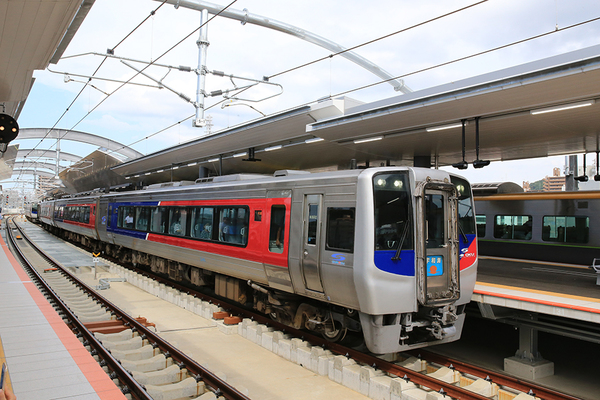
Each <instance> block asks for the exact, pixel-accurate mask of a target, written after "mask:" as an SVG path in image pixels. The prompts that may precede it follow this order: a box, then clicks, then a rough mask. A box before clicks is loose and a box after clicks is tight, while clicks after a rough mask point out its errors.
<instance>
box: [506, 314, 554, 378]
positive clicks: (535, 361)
mask: <svg viewBox="0 0 600 400" xmlns="http://www.w3.org/2000/svg"><path fill="white" fill-rule="evenodd" d="M533 318H534V319H537V318H536V317H533ZM504 371H506V372H508V373H509V374H512V375H515V376H517V377H519V378H524V379H529V380H536V379H540V378H545V377H547V376H552V375H554V363H553V362H552V361H548V360H544V359H543V358H542V355H541V354H540V353H539V351H538V331H537V329H535V328H532V327H530V326H523V325H520V326H519V350H517V352H516V353H515V355H514V357H509V358H505V359H504Z"/></svg>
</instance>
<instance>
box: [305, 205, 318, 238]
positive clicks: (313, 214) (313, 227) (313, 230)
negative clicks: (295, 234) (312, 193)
mask: <svg viewBox="0 0 600 400" xmlns="http://www.w3.org/2000/svg"><path fill="white" fill-rule="evenodd" d="M318 221H319V205H318V204H309V205H308V233H307V236H306V243H308V244H312V245H316V244H317V223H318Z"/></svg>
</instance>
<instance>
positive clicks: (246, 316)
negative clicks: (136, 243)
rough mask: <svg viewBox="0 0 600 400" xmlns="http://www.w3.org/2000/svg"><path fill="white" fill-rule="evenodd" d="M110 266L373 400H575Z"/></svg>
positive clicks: (171, 299)
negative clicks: (335, 339)
mask: <svg viewBox="0 0 600 400" xmlns="http://www.w3.org/2000/svg"><path fill="white" fill-rule="evenodd" d="M107 263H109V264H112V265H111V267H110V270H111V272H113V273H117V274H119V275H121V276H123V277H127V280H128V281H129V282H130V283H132V284H134V285H136V286H138V287H140V288H143V289H144V290H146V291H149V292H151V293H153V294H155V295H157V296H159V297H165V298H166V297H168V298H169V299H170V301H172V302H175V303H177V304H179V305H180V306H182V307H184V308H187V309H189V310H190V311H193V312H196V313H199V314H201V315H204V316H205V317H208V318H211V317H212V316H213V311H220V312H219V314H218V316H219V318H224V317H226V316H234V317H239V318H240V319H243V321H242V322H241V323H240V324H239V325H238V327H237V331H238V333H239V334H241V335H242V336H244V337H245V338H247V339H249V340H251V341H253V342H255V343H257V344H258V345H260V346H262V347H265V348H267V349H269V350H271V351H272V352H274V353H276V354H278V355H280V356H282V357H284V358H287V359H289V360H290V361H291V362H295V363H297V364H301V365H302V366H304V367H305V368H307V369H309V370H311V371H313V372H315V373H318V374H320V375H328V376H329V378H330V379H332V380H334V381H336V382H338V383H340V384H342V385H345V386H347V387H350V388H352V389H354V390H356V391H358V392H360V393H362V394H364V395H366V396H369V397H371V398H374V399H380V398H381V399H390V400H391V399H400V398H403V399H405V398H406V399H427V400H429V399H431V400H433V399H436V398H445V399H448V398H453V399H464V400H469V399H478V400H483V399H488V400H489V399H499V400H511V399H514V398H518V399H519V400H521V399H535V398H538V399H544V400H559V399H564V400H575V399H576V397H573V396H570V395H568V394H563V393H558V392H556V391H554V390H551V389H547V388H544V387H542V386H539V385H536V384H534V383H530V382H525V381H523V380H520V379H516V378H512V377H510V376H506V375H503V374H500V373H497V372H494V371H490V370H485V369H482V368H478V367H476V366H473V365H469V364H466V363H463V362H460V361H457V360H452V359H447V358H444V357H442V356H439V355H436V354H434V353H431V352H425V351H418V352H417V351H415V352H412V353H407V354H401V355H400V356H399V357H398V358H397V359H394V360H393V361H386V360H384V359H382V358H378V357H376V356H373V355H370V354H365V353H363V352H361V351H358V350H355V349H352V348H349V347H345V346H342V345H340V344H335V343H331V342H328V341H327V340H325V339H323V338H322V337H319V336H314V335H311V334H309V333H307V332H305V331H298V330H294V329H292V328H290V327H287V326H284V325H281V324H278V323H276V322H275V321H272V320H270V319H269V318H266V317H264V316H263V315H260V314H255V313H251V312H249V311H248V310H246V309H244V308H241V307H238V306H236V305H235V304H231V303H225V302H224V301H222V300H221V299H217V298H213V297H210V296H207V295H206V294H202V293H200V292H194V291H192V290H191V289H190V288H188V287H184V286H182V285H179V284H177V283H173V282H171V281H168V280H166V279H164V278H162V277H160V276H153V275H151V274H149V273H148V272H147V271H141V270H137V271H132V270H131V269H130V268H125V267H123V266H119V265H117V264H114V263H112V262H111V261H110V260H109V261H107ZM168 288H173V289H168ZM161 291H162V292H164V293H162V294H161V293H160V292H161ZM167 292H168V293H169V294H167Z"/></svg>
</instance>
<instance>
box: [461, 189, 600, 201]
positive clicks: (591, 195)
mask: <svg viewBox="0 0 600 400" xmlns="http://www.w3.org/2000/svg"><path fill="white" fill-rule="evenodd" d="M473 193H475V190H473ZM593 199H600V190H581V191H577V192H524V193H499V194H494V195H489V196H477V195H475V200H479V201H486V200H498V201H500V200H593Z"/></svg>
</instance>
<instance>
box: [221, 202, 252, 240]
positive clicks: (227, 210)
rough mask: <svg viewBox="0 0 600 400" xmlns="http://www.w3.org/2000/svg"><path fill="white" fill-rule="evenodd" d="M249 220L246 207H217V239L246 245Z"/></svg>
mask: <svg viewBox="0 0 600 400" xmlns="http://www.w3.org/2000/svg"><path fill="white" fill-rule="evenodd" d="M249 220H250V214H249V212H248V209H247V207H219V241H221V242H227V243H234V244H243V245H246V244H247V243H248V222H249Z"/></svg>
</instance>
